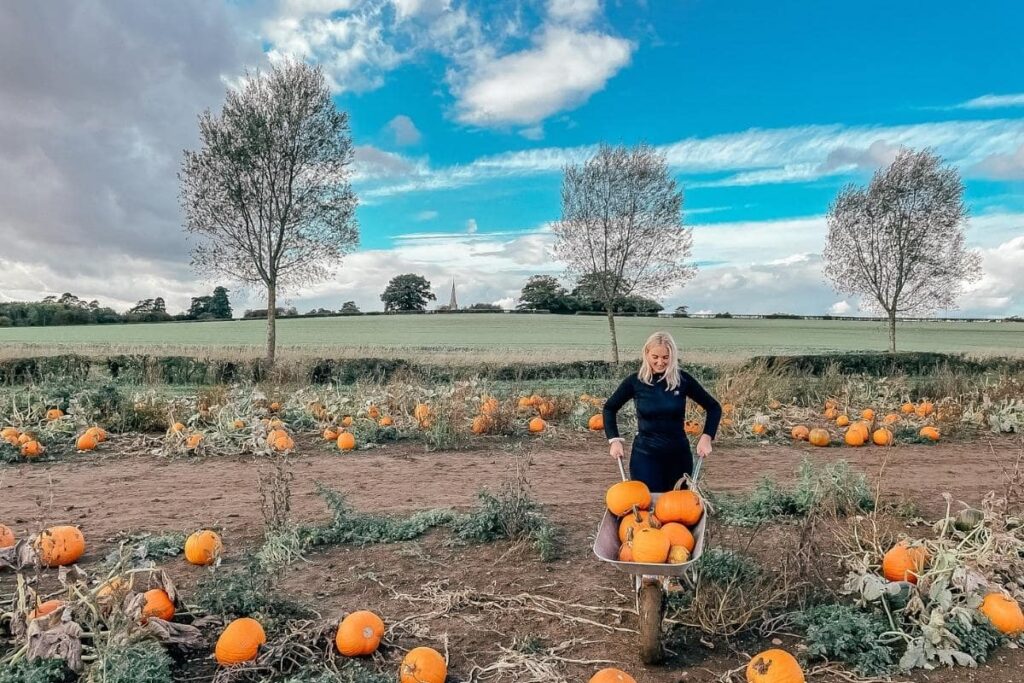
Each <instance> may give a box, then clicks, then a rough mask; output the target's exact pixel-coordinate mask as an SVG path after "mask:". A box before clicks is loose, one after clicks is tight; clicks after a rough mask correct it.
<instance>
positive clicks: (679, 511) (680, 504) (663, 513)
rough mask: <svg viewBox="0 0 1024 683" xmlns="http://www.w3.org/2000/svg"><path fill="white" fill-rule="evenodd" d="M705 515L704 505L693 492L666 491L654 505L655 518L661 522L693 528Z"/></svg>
mask: <svg viewBox="0 0 1024 683" xmlns="http://www.w3.org/2000/svg"><path fill="white" fill-rule="evenodd" d="M703 514H704V503H703V501H701V499H700V496H698V495H697V494H696V493H694V492H693V491H688V490H682V491H666V492H665V493H663V494H661V496H660V497H659V498H658V502H657V503H655V505H654V516H655V517H657V518H658V521H659V522H662V523H663V524H664V523H667V522H679V523H680V524H685V525H686V526H693V525H694V524H696V523H697V522H699V521H700V518H701V515H703Z"/></svg>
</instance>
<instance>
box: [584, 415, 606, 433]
mask: <svg viewBox="0 0 1024 683" xmlns="http://www.w3.org/2000/svg"><path fill="white" fill-rule="evenodd" d="M587 429H589V430H590V431H592V432H599V431H601V430H603V429H604V415H601V414H600V413H598V414H597V415H591V416H590V419H589V420H587Z"/></svg>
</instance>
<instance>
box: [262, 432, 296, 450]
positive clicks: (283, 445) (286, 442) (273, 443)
mask: <svg viewBox="0 0 1024 683" xmlns="http://www.w3.org/2000/svg"><path fill="white" fill-rule="evenodd" d="M267 443H268V444H269V445H270V447H271V448H272V449H274V450H275V451H278V452H283V451H290V450H292V449H294V448H295V441H294V440H293V439H292V437H291V435H290V434H289V433H288V432H286V431H285V430H283V429H275V430H274V431H272V432H270V434H268V435H267Z"/></svg>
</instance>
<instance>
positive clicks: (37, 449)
mask: <svg viewBox="0 0 1024 683" xmlns="http://www.w3.org/2000/svg"><path fill="white" fill-rule="evenodd" d="M45 450H46V449H45V448H43V444H41V443H39V442H38V441H36V440H34V439H33V440H32V441H26V442H25V443H23V444H21V454H22V455H24V456H25V457H26V458H36V457H39V456H40V455H42V454H43V451H45Z"/></svg>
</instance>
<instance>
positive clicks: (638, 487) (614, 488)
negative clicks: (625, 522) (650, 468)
mask: <svg viewBox="0 0 1024 683" xmlns="http://www.w3.org/2000/svg"><path fill="white" fill-rule="evenodd" d="M604 502H605V505H607V506H608V510H609V512H611V513H612V514H613V515H615V516H616V517H621V516H622V515H624V514H626V513H627V512H629V511H630V510H632V509H633V507H636V508H637V509H638V510H648V509H650V507H651V490H650V489H649V488H647V484H645V483H643V482H642V481H636V480H632V479H631V480H629V481H620V482H619V483H617V484H612V485H611V486H609V487H608V491H607V492H606V493H605V494H604Z"/></svg>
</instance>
